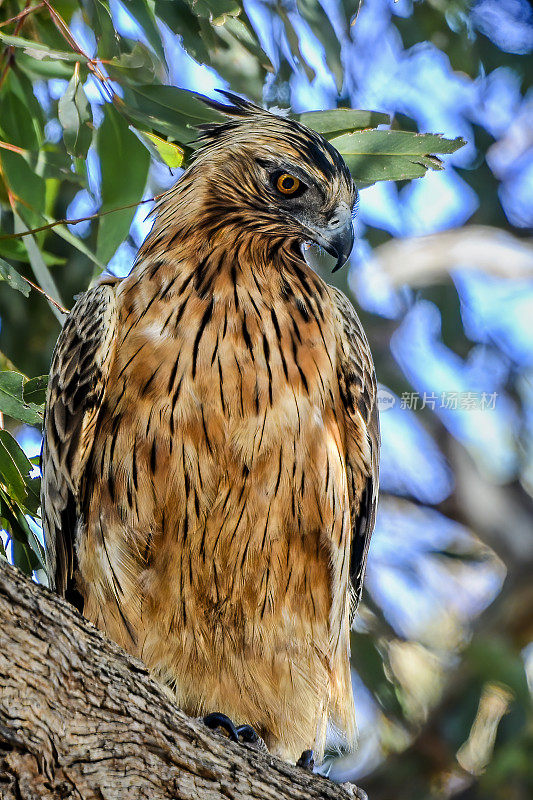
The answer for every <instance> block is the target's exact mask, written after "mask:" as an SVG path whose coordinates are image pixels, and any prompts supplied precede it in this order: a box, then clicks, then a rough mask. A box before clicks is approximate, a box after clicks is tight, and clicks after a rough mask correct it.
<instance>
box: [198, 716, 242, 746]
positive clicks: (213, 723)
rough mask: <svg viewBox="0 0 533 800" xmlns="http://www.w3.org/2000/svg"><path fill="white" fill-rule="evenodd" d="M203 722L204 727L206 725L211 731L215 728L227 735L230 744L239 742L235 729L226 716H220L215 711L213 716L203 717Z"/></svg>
mask: <svg viewBox="0 0 533 800" xmlns="http://www.w3.org/2000/svg"><path fill="white" fill-rule="evenodd" d="M203 722H204V725H207V727H208V728H210V729H211V730H212V731H214V730H216V729H217V728H222V729H223V730H225V731H226V733H227V734H228V739H231V741H232V742H238V741H239V733H238V731H237V728H236V727H235V725H234V724H233V722H232V721H231V720H230V718H229V717H228V716H226V714H220V713H219V712H218V711H215V712H214V713H213V714H208V715H207V716H206V717H204V719H203ZM243 727H244V726H243Z"/></svg>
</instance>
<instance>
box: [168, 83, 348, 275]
mask: <svg viewBox="0 0 533 800" xmlns="http://www.w3.org/2000/svg"><path fill="white" fill-rule="evenodd" d="M223 94H224V96H225V97H226V99H228V100H229V101H230V103H231V105H225V104H222V103H218V102H216V101H208V104H209V105H210V106H211V107H212V108H215V109H216V110H217V111H219V112H221V113H222V114H223V115H224V116H225V117H226V118H227V121H222V122H221V123H218V124H208V125H203V126H201V135H200V140H199V145H200V146H199V148H198V150H197V151H196V154H195V156H194V160H193V165H192V167H191V168H190V170H189V175H190V176H189V180H190V181H191V186H192V185H193V184H194V183H195V182H196V179H198V186H197V187H196V188H197V189H198V191H200V192H201V194H202V206H203V211H204V213H206V214H207V215H208V216H209V218H210V219H211V225H212V226H213V225H214V226H215V228H216V230H217V231H222V230H223V229H224V228H228V227H230V228H231V229H232V230H233V232H235V231H239V232H240V234H241V235H246V236H248V237H249V238H253V237H255V238H256V239H261V241H262V242H265V243H267V247H268V248H269V250H270V252H275V251H276V249H278V248H280V247H281V246H283V247H284V248H288V249H290V250H292V251H293V252H295V251H297V252H298V256H299V257H301V248H302V245H304V244H305V243H308V242H313V243H316V244H318V245H319V246H320V247H322V248H324V249H325V250H326V251H327V252H328V253H330V254H332V255H333V256H334V257H335V258H336V266H335V269H338V268H339V267H340V266H342V265H343V264H344V263H345V261H346V260H347V258H348V256H349V255H350V252H351V249H352V245H353V225H352V216H353V210H354V207H355V202H356V199H357V190H356V188H355V185H354V182H353V180H352V177H351V175H350V172H349V171H348V168H347V166H346V164H345V163H344V161H343V159H342V157H341V155H340V154H339V153H338V152H337V150H335V148H334V147H333V146H332V145H331V144H330V143H329V142H328V141H326V139H324V138H323V137H322V136H320V135H319V134H318V133H315V132H314V131H312V130H310V129H309V128H307V127H306V126H304V125H301V124H299V123H298V122H296V121H294V120H292V119H290V118H288V117H283V116H278V115H276V114H272V113H270V112H268V111H265V110H264V109H262V108H259V107H258V106H255V105H253V104H252V103H249V102H248V101H246V100H243V99H241V98H240V97H237V96H236V95H232V94H229V93H228V92H224V93H223ZM199 176H201V178H200V177H199ZM184 177H185V176H184Z"/></svg>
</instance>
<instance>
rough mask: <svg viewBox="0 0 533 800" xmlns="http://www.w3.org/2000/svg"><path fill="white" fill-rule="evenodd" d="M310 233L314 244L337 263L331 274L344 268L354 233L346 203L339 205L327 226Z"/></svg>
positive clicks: (349, 210)
mask: <svg viewBox="0 0 533 800" xmlns="http://www.w3.org/2000/svg"><path fill="white" fill-rule="evenodd" d="M310 233H312V240H313V241H314V242H316V244H318V245H320V247H323V248H324V250H325V251H326V252H327V253H329V254H330V255H332V256H334V257H335V258H336V259H337V263H336V264H335V266H334V267H333V269H332V272H337V270H338V269H340V268H341V267H342V266H344V264H345V263H346V261H347V260H348V257H349V255H350V253H351V252H352V247H353V241H354V232H353V224H352V211H351V209H350V207H349V206H348V205H347V203H341V204H340V205H339V206H338V207H337V209H336V210H335V213H334V214H333V216H332V218H331V219H330V221H329V223H328V225H327V226H325V227H320V228H318V227H315V228H313V230H312V231H310Z"/></svg>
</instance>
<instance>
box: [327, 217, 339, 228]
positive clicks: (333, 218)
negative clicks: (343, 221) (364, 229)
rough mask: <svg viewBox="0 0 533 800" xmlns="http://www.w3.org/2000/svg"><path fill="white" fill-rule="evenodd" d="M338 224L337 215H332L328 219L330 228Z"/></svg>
mask: <svg viewBox="0 0 533 800" xmlns="http://www.w3.org/2000/svg"><path fill="white" fill-rule="evenodd" d="M338 224H339V218H338V217H332V218H331V219H330V221H329V227H330V228H335V227H336V226H337V225H338Z"/></svg>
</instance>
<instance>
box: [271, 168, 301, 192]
mask: <svg viewBox="0 0 533 800" xmlns="http://www.w3.org/2000/svg"><path fill="white" fill-rule="evenodd" d="M276 187H277V188H278V189H279V191H280V192H282V193H283V194H294V192H296V191H298V189H299V187H300V181H299V180H298V178H295V177H294V175H289V173H288V172H283V173H282V174H281V175H280V176H279V178H278V179H277V181H276Z"/></svg>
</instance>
